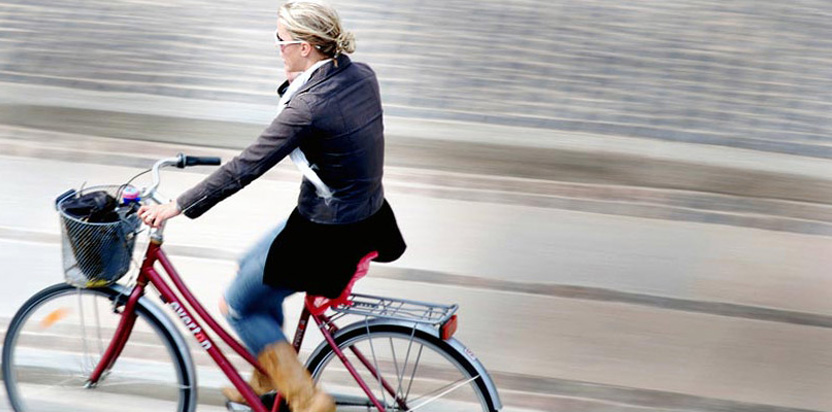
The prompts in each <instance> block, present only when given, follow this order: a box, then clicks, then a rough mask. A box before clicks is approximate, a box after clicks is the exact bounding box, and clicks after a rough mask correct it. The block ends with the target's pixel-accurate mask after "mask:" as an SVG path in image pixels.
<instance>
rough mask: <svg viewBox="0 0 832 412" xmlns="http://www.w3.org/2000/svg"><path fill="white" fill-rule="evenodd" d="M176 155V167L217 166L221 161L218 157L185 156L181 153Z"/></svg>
mask: <svg viewBox="0 0 832 412" xmlns="http://www.w3.org/2000/svg"><path fill="white" fill-rule="evenodd" d="M178 157H179V163H177V164H176V167H178V168H180V169H184V168H185V167H188V166H219V165H220V163H222V160H221V159H220V158H219V157H206V156H185V155H183V154H182V153H180V154H179V156H178Z"/></svg>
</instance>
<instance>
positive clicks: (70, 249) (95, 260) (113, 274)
mask: <svg viewBox="0 0 832 412" xmlns="http://www.w3.org/2000/svg"><path fill="white" fill-rule="evenodd" d="M120 189H121V187H120V186H94V187H89V188H86V189H83V190H82V191H81V192H80V193H77V194H75V195H74V196H67V197H65V198H62V199H60V200H59V201H58V203H57V205H56V206H57V209H58V212H59V214H60V220H61V238H62V242H61V243H62V252H63V265H64V275H65V278H66V282H67V283H69V284H71V285H73V286H78V287H85V288H87V287H101V286H106V285H110V284H112V283H114V282H116V281H118V280H119V279H121V277H122V276H124V275H125V274H126V273H127V272H128V270H129V269H130V262H131V260H132V255H133V248H134V246H135V240H136V239H135V238H136V232H137V230H138V228H139V226H140V221H139V217H138V215H137V214H136V213H135V209H133V210H131V209H129V208H114V210H113V211H112V212H113V214H112V215H111V216H112V220H113V221H108V222H90V221H88V219H87V218H85V217H79V216H76V215H73V214H70V213H68V212H67V207H66V205H67V203H68V201H70V199H73V198H74V199H77V198H78V197H79V196H83V195H84V194H90V193H93V192H96V191H104V192H106V193H107V194H108V195H110V196H112V197H113V198H114V199H118V198H119V193H120ZM114 206H115V205H114ZM119 209H121V210H119Z"/></svg>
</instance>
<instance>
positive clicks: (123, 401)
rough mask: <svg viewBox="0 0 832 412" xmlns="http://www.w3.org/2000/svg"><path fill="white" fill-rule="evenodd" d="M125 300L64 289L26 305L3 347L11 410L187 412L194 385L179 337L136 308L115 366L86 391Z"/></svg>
mask: <svg viewBox="0 0 832 412" xmlns="http://www.w3.org/2000/svg"><path fill="white" fill-rule="evenodd" d="M116 301H118V302H119V303H117V304H114V302H116ZM125 301H126V297H125V296H124V295H119V293H118V292H117V291H116V290H114V289H113V288H101V289H77V288H74V287H72V286H69V285H64V284H61V285H55V286H52V287H49V288H47V289H44V290H43V291H41V292H39V293H38V294H36V295H35V296H33V297H32V298H30V299H29V301H27V302H26V303H25V304H24V305H23V307H22V308H21V309H20V310H19V311H18V312H17V314H16V315H15V317H14V318H13V319H12V322H11V324H10V325H9V328H8V330H7V332H6V337H5V342H4V345H3V367H2V368H3V377H4V383H5V386H6V391H7V393H8V396H9V401H10V403H11V405H12V408H13V409H14V410H15V411H18V412H23V411H26V412H47V411H67V410H72V411H115V410H121V411H124V410H129V407H133V406H134V405H135V407H136V408H141V410H153V411H177V412H190V411H193V410H194V409H195V407H196V403H195V400H196V382H195V378H194V376H193V374H192V372H191V371H192V365H191V363H190V362H191V361H190V356H189V355H188V354H187V353H183V351H185V350H187V348H186V347H185V348H182V346H181V345H182V343H183V342H182V337H181V335H178V332H177V331H175V330H173V331H172V330H170V325H169V324H165V323H164V322H163V321H162V320H160V319H159V318H157V317H156V316H155V315H154V314H153V313H152V311H151V310H149V309H148V307H145V306H144V305H143V304H141V303H140V304H139V305H137V309H136V313H137V315H138V317H137V319H136V324H135V326H134V328H133V332H132V334H131V335H130V339H129V340H128V341H127V344H126V346H125V348H124V350H123V351H122V353H121V355H120V356H119V358H118V360H117V361H116V363H115V365H114V366H113V368H112V369H111V370H110V371H109V372H107V373H105V375H104V376H102V378H101V379H100V380H99V382H98V384H97V385H95V386H90V385H87V380H88V377H89V376H90V374H91V372H92V371H93V370H94V369H95V367H96V365H98V361H99V359H100V358H101V355H102V354H103V353H104V351H105V350H106V349H107V347H108V345H109V343H110V341H111V340H112V337H113V335H114V333H115V330H116V327H117V325H118V322H119V320H120V319H121V309H122V308H123V305H124V302H125ZM128 405H129V406H128Z"/></svg>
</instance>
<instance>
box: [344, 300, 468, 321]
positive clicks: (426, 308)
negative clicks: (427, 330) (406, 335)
mask: <svg viewBox="0 0 832 412" xmlns="http://www.w3.org/2000/svg"><path fill="white" fill-rule="evenodd" d="M350 302H352V305H338V306H335V307H332V310H333V311H335V312H337V313H341V314H349V315H359V316H369V317H375V318H384V319H394V320H401V321H407V322H414V323H424V324H428V325H434V326H439V325H443V324H445V323H446V322H447V321H448V320H449V319H451V317H452V316H453V315H454V314H455V313H456V311H457V309H459V305H456V304H453V305H440V304H436V303H427V302H418V301H414V300H405V299H393V298H387V297H381V296H372V295H363V294H358V293H353V294H352V295H350Z"/></svg>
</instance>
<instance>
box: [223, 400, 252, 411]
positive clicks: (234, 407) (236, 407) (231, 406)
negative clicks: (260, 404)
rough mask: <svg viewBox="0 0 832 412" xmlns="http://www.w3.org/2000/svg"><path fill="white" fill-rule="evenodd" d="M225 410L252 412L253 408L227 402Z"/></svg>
mask: <svg viewBox="0 0 832 412" xmlns="http://www.w3.org/2000/svg"><path fill="white" fill-rule="evenodd" d="M225 408H226V409H228V410H229V411H231V412H251V408H249V406H248V405H246V404H244V403H237V402H231V401H226V402H225Z"/></svg>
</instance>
